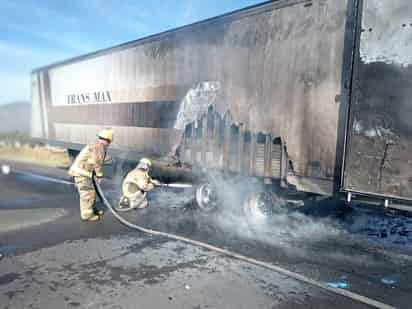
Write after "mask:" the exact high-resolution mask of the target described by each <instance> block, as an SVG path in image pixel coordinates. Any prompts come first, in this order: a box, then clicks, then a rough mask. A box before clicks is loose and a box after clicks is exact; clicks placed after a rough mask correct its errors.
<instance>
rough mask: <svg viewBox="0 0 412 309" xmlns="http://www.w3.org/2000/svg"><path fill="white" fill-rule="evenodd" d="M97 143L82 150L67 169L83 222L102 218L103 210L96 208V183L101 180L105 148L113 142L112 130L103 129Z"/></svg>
mask: <svg viewBox="0 0 412 309" xmlns="http://www.w3.org/2000/svg"><path fill="white" fill-rule="evenodd" d="M97 137H98V141H97V142H96V143H94V144H89V145H87V146H86V147H84V148H83V149H82V151H81V152H80V153H79V155H78V156H77V157H76V159H75V161H74V163H73V164H72V166H71V167H70V169H69V175H70V176H73V177H74V182H75V184H76V187H77V190H78V191H79V195H80V218H81V219H82V220H84V221H97V220H99V219H100V218H101V217H102V216H103V210H98V209H97V208H96V189H95V187H94V184H93V176H95V177H96V181H101V179H102V178H103V163H104V161H105V157H106V151H107V147H108V146H109V145H110V143H111V142H112V141H113V131H112V129H103V130H101V131H100V132H99V134H98V135H97Z"/></svg>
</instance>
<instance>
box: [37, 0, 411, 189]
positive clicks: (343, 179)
mask: <svg viewBox="0 0 412 309" xmlns="http://www.w3.org/2000/svg"><path fill="white" fill-rule="evenodd" d="M380 2H381V1H378V0H365V1H363V2H362V1H356V0H317V1H315V0H313V1H308V0H280V1H273V2H267V3H263V4H261V5H257V6H253V7H249V8H246V9H243V10H239V11H236V12H233V13H229V14H226V15H222V16H219V17H216V18H212V19H209V20H205V21H202V22H198V23H195V24H192V25H189V26H185V27H182V28H178V29H175V30H172V31H167V32H164V33H161V34H158V35H154V36H150V37H147V38H143V39H140V40H137V41H133V42H129V43H125V44H122V45H119V46H116V47H113V48H110V49H106V50H102V51H97V52H95V53H92V54H88V55H85V56H81V57H78V58H74V59H70V60H67V61H63V62H61V63H57V64H53V65H50V66H46V67H43V68H39V69H37V70H34V71H33V73H32V103H33V114H32V115H33V121H32V135H33V137H36V138H40V139H46V140H48V141H49V142H55V143H60V144H62V143H63V144H64V145H68V147H70V148H77V149H79V148H80V147H81V146H82V145H84V144H86V143H89V142H91V141H93V140H94V139H95V134H96V132H97V131H98V130H99V129H100V128H102V127H107V126H110V127H112V128H113V129H114V132H115V141H114V143H113V148H114V149H117V150H119V151H123V152H129V151H135V152H137V153H143V154H146V155H151V156H156V157H159V158H165V157H168V156H177V157H178V158H179V160H181V161H182V162H184V163H187V164H189V165H192V166H196V165H201V166H202V167H207V168H210V169H217V170H220V171H224V172H232V173H238V174H243V175H248V176H256V177H261V178H269V179H277V180H281V181H282V183H284V184H289V185H293V186H295V187H296V188H297V189H298V190H302V191H307V192H313V193H320V194H333V193H334V192H338V191H339V190H341V189H347V190H352V191H355V192H369V193H376V194H388V193H391V194H393V195H399V196H401V197H406V196H409V195H411V194H412V191H411V189H412V188H410V187H409V184H408V186H406V187H405V186H404V187H402V188H403V189H402V190H401V191H396V192H395V193H393V192H392V191H390V190H388V189H387V187H388V185H386V182H387V181H388V179H390V178H391V177H392V174H391V173H393V170H391V169H388V168H387V169H385V170H383V171H380V172H379V173H380V176H379V177H381V180H380V185H377V184H376V183H375V182H370V180H369V178H368V177H370V176H368V175H372V174H373V173H375V174H376V173H377V172H378V171H379V170H380V169H381V162H382V156H383V154H384V153H385V150H384V148H385V147H386V146H384V144H382V143H381V141H380V138H381V136H364V135H362V134H363V133H359V132H360V131H359V130H358V127H359V125H358V124H359V123H362V124H363V128H367V127H368V125H365V124H364V123H365V121H366V122H367V121H369V120H365V119H369V118H368V117H372V116H370V115H371V114H372V113H371V111H373V112H374V113H375V114H379V113H381V114H382V115H383V114H385V113H386V108H387V105H385V103H380V104H383V105H382V108H380V107H379V108H378V107H377V108H375V107H376V105H373V104H372V103H371V101H373V99H371V92H373V89H372V88H371V86H370V85H372V84H373V83H375V82H376V80H377V79H379V78H380V76H375V75H376V74H374V72H375V71H376V70H379V69H383V70H384V72H386V73H384V75H385V77H386V79H385V80H386V81H384V80H383V79H379V82H381V84H380V86H379V87H380V89H379V91H381V93H379V94H376V93H374V95H377V96H379V95H380V94H382V95H385V96H386V97H387V98H391V100H392V99H393V95H392V94H391V92H394V91H396V90H395V89H397V88H393V87H392V84H391V82H390V81H389V82H388V80H390V79H391V77H390V76H387V74H389V73H393V71H394V69H393V68H395V67H396V66H397V64H395V63H391V64H387V65H388V67H387V68H381V67H380V60H377V61H375V60H376V59H379V57H377V58H376V59H375V60H373V59H372V58H368V59H372V60H373V61H369V60H368V62H367V63H366V62H364V61H363V59H366V58H365V57H368V56H365V54H364V53H361V51H362V42H363V40H365V39H369V37H368V38H367V37H366V36H365V33H368V34H369V32H367V31H366V32H365V31H364V32H362V31H363V30H364V27H365V26H363V27H362V22H363V24H365V23H368V22H367V20H366V19H365V20H363V21H362V16H363V18H367V17H368V14H367V13H365V14H362V13H363V12H364V11H368V10H370V11H374V9H375V8H376V7H381V5H380ZM391 5H392V2H391ZM393 6H394V7H393V8H392V9H391V10H388V11H387V12H388V16H386V18H387V20H390V21H391V22H392V20H391V18H397V17H399V16H393V15H391V14H401V15H402V14H403V15H405V17H406V15H407V14H408V12H409V14H410V12H411V6H412V5H411V4H409V3H408V2H407V1H404V0H403V1H402V0H396V1H393ZM396 8H404V9H405V10H404V13H399V12H398V10H397V9H396ZM410 19H411V20H410V21H406V20H405V21H404V23H407V27H399V29H395V28H394V31H395V32H394V33H395V34H396V33H397V32H398V31H399V32H400V31H405V32H406V31H408V29H409V28H410V22H412V18H410ZM373 22H374V23H376V25H374V26H373V27H374V29H376V30H375V31H376V37H379V33H378V32H379V31H380V30H379V29H381V30H382V31H384V30H387V29H386V28H385V26H384V25H386V23H384V22H386V20H380V19H378V18H376V19H374V20H373ZM397 22H398V21H397ZM380 23H382V24H380ZM378 24H380V26H379V27H378V26H377V25H378ZM366 27H367V26H366ZM371 27H372V26H371ZM404 28H408V29H404ZM408 33H409V32H408ZM382 43H383V42H382ZM378 45H379V44H377V45H376V46H377V47H376V48H377V51H376V52H377V53H378V54H379V48H380V47H379V46H378ZM368 68H370V69H368ZM399 72H400V73H399V74H400V75H399V76H398V77H395V78H399V79H400V80H399V81H402V83H403V84H402V85H400V86H399V87H401V88H402V89H403V90H402V91H403V94H402V95H399V96H395V97H396V98H395V99H394V100H395V101H396V100H398V99H399V97H401V96H402V98H403V99H402V100H403V101H402V103H399V102H398V103H396V104H397V105H396V106H397V107H396V108H400V106H404V107H405V108H407V107H406V105H407V104H405V95H406V94H407V91H408V90H407V88H408V85H409V83H410V81H411V80H410V78H409V75H408V74H409V73H408V68H407V67H402V68H401V69H400V71H399ZM378 75H380V74H378ZM371 76H372V77H371ZM368 83H370V85H369V84H368ZM385 89H387V90H385ZM409 89H410V88H409ZM385 91H387V92H385ZM383 101H385V100H383ZM351 102H354V103H352V104H351ZM352 105H353V106H352ZM379 106H380V105H379ZM391 106H395V105H391ZM368 108H369V109H368ZM389 109H390V108H389ZM397 112H398V114H399V115H401V114H402V115H403V113H402V112H400V113H399V110H397ZM381 114H379V115H376V116H373V117H377V118H379V119H381V118H382V117H381V116H382V115H381ZM391 115H392V114H391ZM384 116H385V115H384ZM365 117H366V118H365ZM380 117H381V118H380ZM385 117H386V116H385ZM385 117H383V118H385ZM391 117H392V116H391ZM393 117H395V118H393V119H392V118H391V121H393V123H396V121H397V119H396V115H395V116H393ZM348 128H349V130H348ZM384 128H386V127H384ZM400 130H401V131H402V132H403V133H402V134H404V135H402V136H400V135H399V139H398V140H399V141H400V140H403V142H401V143H400V144H402V143H403V144H405V145H406V144H407V142H408V141H409V139H408V136H409V135H408V130H407V129H405V130H404V129H403V128H402V129H400ZM401 131H399V132H401ZM362 132H363V131H362ZM385 132H386V131H385ZM393 132H394V133H396V132H395V131H394V130H393ZM347 133H348V134H347ZM368 143H369V144H368ZM371 143H372V144H373V145H374V147H371V146H370V144H371ZM400 144H399V145H400ZM382 147H383V148H382ZM394 149H395V148H392V149H391V150H390V151H393V152H396V151H395V150H394ZM390 151H389V150H386V157H385V158H386V159H385V160H391V159H389V158H390V156H391V155H390V154H389V153H390ZM359 152H360V153H361V155H359ZM406 153H407V152H405V154H406ZM370 155H372V156H376V157H379V158H380V159H376V162H374V163H372V162H371V161H370V160H368V159H367V158H369V156H370ZM365 160H366V161H365ZM379 160H381V161H379ZM388 162H389V161H388ZM400 162H402V164H407V163H406V161H404V158H403V159H400ZM366 163H367V164H366ZM343 168H344V169H343ZM401 169H403V168H401ZM362 173H363V174H362ZM401 173H404V174H405V175H406V173H408V170H407V169H404V170H403V171H402V172H401ZM375 174H373V175H375ZM397 177H398V176H397ZM400 177H401V178H402V177H404V176H400ZM385 179H386V180H385ZM399 179H400V178H399ZM402 183H405V179H402ZM382 184H385V185H382ZM389 191H390V192H389Z"/></svg>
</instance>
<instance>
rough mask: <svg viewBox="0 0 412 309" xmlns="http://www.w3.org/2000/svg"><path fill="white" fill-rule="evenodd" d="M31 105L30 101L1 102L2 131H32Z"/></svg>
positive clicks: (0, 129)
mask: <svg viewBox="0 0 412 309" xmlns="http://www.w3.org/2000/svg"><path fill="white" fill-rule="evenodd" d="M30 119H31V105H30V103H29V102H24V101H22V102H13V103H9V104H0V133H9V132H16V131H18V132H20V133H22V134H29V133H30Z"/></svg>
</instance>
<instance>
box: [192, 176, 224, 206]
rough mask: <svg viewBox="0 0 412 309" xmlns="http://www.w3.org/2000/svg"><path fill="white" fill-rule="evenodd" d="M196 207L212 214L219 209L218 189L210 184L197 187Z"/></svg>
mask: <svg viewBox="0 0 412 309" xmlns="http://www.w3.org/2000/svg"><path fill="white" fill-rule="evenodd" d="M194 205H195V207H196V208H198V209H200V210H201V211H204V212H212V211H214V210H216V209H217V207H218V197H217V190H216V188H215V187H214V186H213V185H211V184H209V183H206V184H201V185H199V186H197V187H196V191H195V199H194Z"/></svg>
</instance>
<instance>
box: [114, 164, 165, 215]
mask: <svg viewBox="0 0 412 309" xmlns="http://www.w3.org/2000/svg"><path fill="white" fill-rule="evenodd" d="M151 166H152V162H151V161H150V160H149V159H147V158H142V159H141V160H140V162H139V164H138V165H137V167H136V168H135V169H134V170H132V171H130V172H129V173H128V174H127V175H126V177H125V178H124V180H123V183H122V194H123V195H122V197H121V198H120V200H119V204H118V210H120V211H127V210H131V209H139V208H146V207H147V206H148V205H149V202H148V201H147V198H146V195H147V192H149V191H151V190H153V188H154V187H155V186H159V185H160V182H159V181H158V180H155V179H152V178H151V177H150V176H149V170H150V167H151Z"/></svg>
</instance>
